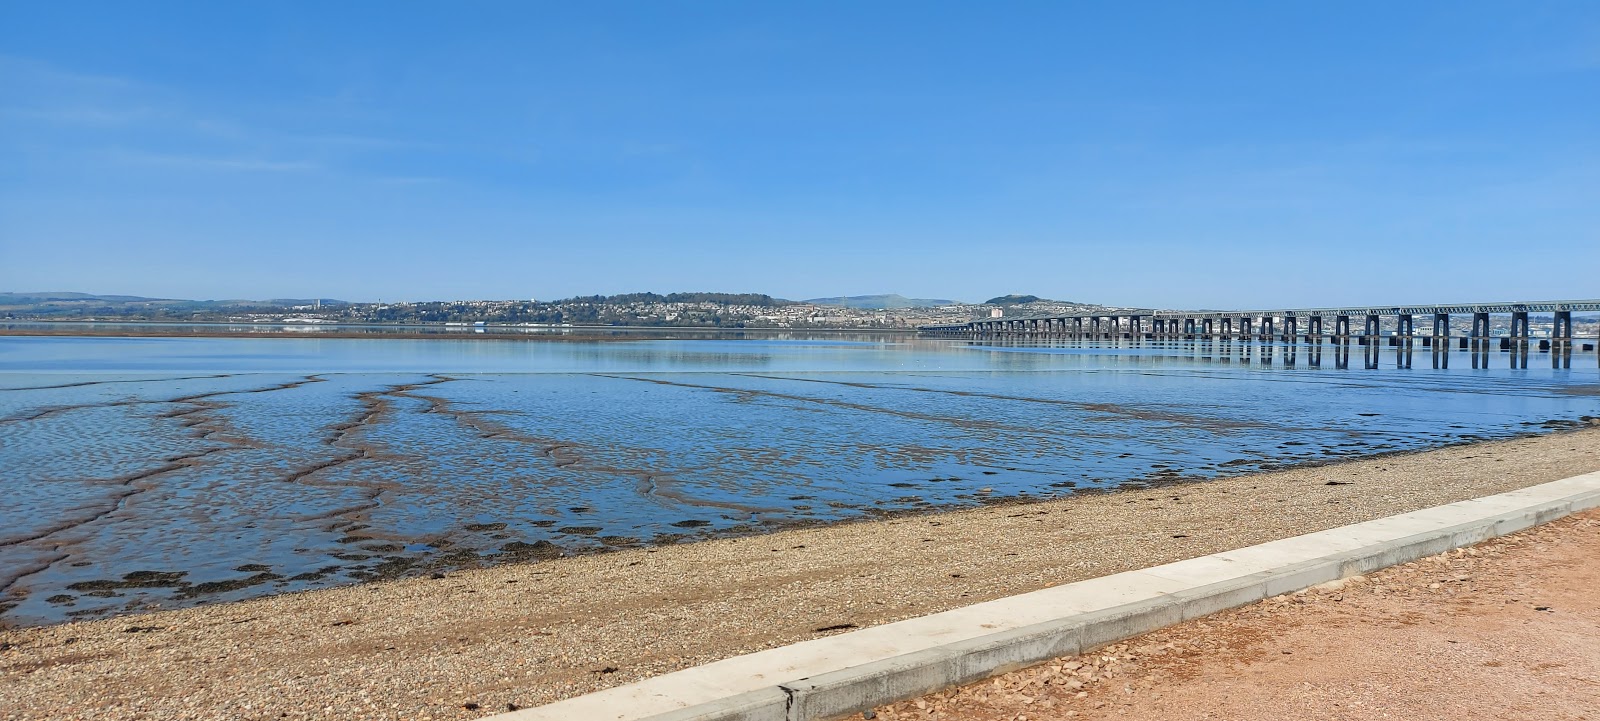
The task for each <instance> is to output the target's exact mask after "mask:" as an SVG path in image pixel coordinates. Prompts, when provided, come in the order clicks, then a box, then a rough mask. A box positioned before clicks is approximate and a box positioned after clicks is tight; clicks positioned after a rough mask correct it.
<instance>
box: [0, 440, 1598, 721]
mask: <svg viewBox="0 0 1600 721" xmlns="http://www.w3.org/2000/svg"><path fill="white" fill-rule="evenodd" d="M1597 469H1600V429H1585V430H1580V431H1573V432H1566V433H1557V434H1550V435H1543V436H1536V437H1529V438H1522V439H1516V440H1510V441H1500V442H1491V443H1481V444H1474V445H1467V446H1456V447H1451V448H1444V449H1439V450H1434V451H1428V452H1423V453H1415V454H1409V455H1398V456H1389V457H1383V458H1374V459H1368V460H1363V461H1352V462H1347V463H1340V464H1336V465H1328V466H1321V467H1310V468H1300V469H1295V470H1289V471H1280V472H1273V473H1263V474H1256V475H1250V476H1241V477H1237V478H1231V479H1221V480H1216V481H1210V482H1206V483H1198V484H1192V485H1182V486H1169V487H1164V488H1158V489H1143V490H1130V491H1123V492H1118V493H1108V494H1098V495H1083V496H1078V497H1073V498H1069V499H1064V500H1057V501H1048V502H1041V503H1033V504H1026V505H1002V506H992V507H987V508H980V509H975V510H968V511H959V512H952V513H945V514H940V515H934V516H921V517H913V518H901V519H894V520H886V521H875V522H866V523H854V524H845V525H837V526H831V527H827V528H818V529H806V530H796V531H786V532H782V533H776V534H772V535H767V536H759V537H752V538H742V539H726V540H717V541H707V542H703V543H695V544H690V545H684V546H672V547H664V548H654V549H637V550H629V551H621V552H617V553H610V554H605V555H599V556H588V557H579V558H568V559H560V560H556V561H549V562H544V563H536V564H528V565H512V566H502V567H497V568H491V569H484V570H480V571H471V572H463V573H458V574H452V575H450V576H449V577H447V578H443V579H432V578H417V579H408V580H402V581H392V582H379V583H371V584H363V585H357V586H349V587H344V588H336V589H328V590H322V591H312V592H307V593H299V594H287V595H282V596H276V597H271V598H264V599H256V600H251V601H244V602H239V603H233V604H225V605H216V606H203V607H199V608H191V609H184V610H178V611H169V612H159V613H150V614H144V615H138V616H127V617H122V618H114V619H106V620H101V621H92V622H81V623H71V624H64V625H58V626H50V627H42V628H28V629H17V630H8V631H0V718H5V719H42V718H51V719H60V718H88V717H92V718H96V719H135V718H138V719H185V718H206V719H265V718H274V719H275V718H288V719H301V718H330V719H333V718H337V719H385V718H394V719H399V718H405V719H428V718H444V719H456V718H471V717H476V716H482V715H487V714H489V713H493V712H497V711H504V710H506V709H507V708H508V707H510V706H531V705H536V704H540V703H545V702H549V701H552V700H555V699H558V698H564V697H567V696H572V695H575V694H579V693H584V692H587V691H592V690H596V689H599V688H604V687H607V686H613V685H617V684H620V683H626V682H629V681H633V680H637V679H640V678H643V677H646V676H651V675H656V674H660V673H663V672H666V671H671V670H676V669H680V668H684V667H687V666H692V665H696V664H700V663H705V662H708V661H712V660H716V659H720V658H726V657H728V656H733V655H737V654H741V653H747V652H750V651H755V650H759V649H763V648H770V647H774V646H780V645H784V644H788V643H792V642H795V641H801V640H805V639H808V638H815V637H816V636H818V635H820V634H824V633H832V632H836V631H837V630H841V629H843V628H848V627H852V626H868V625H873V624H879V623H884V622H888V621H895V620H900V619H904V618H909V617H913V616H919V615H924V614H928V613H932V612H936V611H942V610H946V609H950V608H955V607H958V606H964V605H968V604H971V603H975V602H978V601H984V600H988V599H993V598H997V597H1000V596H1006V595H1011V594H1015V593H1021V592H1026V591H1032V590H1036V589H1038V588H1042V587H1045V586H1051V585H1056V584H1060V583H1066V582H1070V581H1078V580H1082V579H1085V578H1092V577H1096V576H1102V575H1105V574H1109V573H1117V572H1120V571H1127V570H1133V569H1138V568H1144V567H1147V566H1151V565H1156V564H1161V563H1167V562H1170V561H1176V560H1181V559H1184V558H1190V557H1193V556H1198V555H1204V554H1209V553H1215V552H1219V551H1223V550H1228V549H1232V548H1238V547H1240V546H1247V545H1251V544H1256V543H1261V542H1265V541H1269V540H1273V539H1277V538H1283V537H1287V536H1293V535H1298V534H1302V533H1308V532H1311V531H1315V530H1320V529H1324V528H1331V527H1334V526H1340V525H1345V524H1349V523H1355V522H1358V521H1364V520H1368V519H1372V518H1378V517H1382V516H1387V515H1392V514H1395V513H1400V512H1404V511H1409V510H1415V509H1418V508H1425V507H1428V506H1434V505H1438V504H1442V503H1448V502H1452V501H1457V500H1462V499H1466V498H1473V497H1477V496H1482V495H1488V494H1492V493H1499V492H1502V491H1506V490H1511V489H1514V488H1520V487H1525V486H1528V485H1532V484H1536V483H1542V482H1546V481H1552V480H1556V479H1560V478H1566V477H1569V476H1573V475H1577V474H1579V473H1584V472H1588V471H1593V470H1597ZM824 629H828V630H824Z"/></svg>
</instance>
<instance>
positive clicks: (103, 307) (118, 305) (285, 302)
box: [0, 291, 347, 315]
mask: <svg viewBox="0 0 1600 721" xmlns="http://www.w3.org/2000/svg"><path fill="white" fill-rule="evenodd" d="M317 302H318V301H317V300H316V299H313V298H272V299H269V300H183V299H178V298H145V297H143V296H137V295H96V294H94V293H74V292H65V291H34V292H22V293H17V292H0V310H6V311H11V312H21V313H27V314H39V315H75V314H84V313H97V314H119V313H133V312H152V311H161V312H181V311H203V310H219V309H226V308H289V307H293V306H297V305H313V304H315V303H317ZM321 303H322V305H323V306H324V307H327V306H340V305H347V303H345V302H344V301H342V300H333V299H329V298H323V299H322V300H321Z"/></svg>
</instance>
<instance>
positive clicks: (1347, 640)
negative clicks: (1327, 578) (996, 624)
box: [853, 510, 1600, 721]
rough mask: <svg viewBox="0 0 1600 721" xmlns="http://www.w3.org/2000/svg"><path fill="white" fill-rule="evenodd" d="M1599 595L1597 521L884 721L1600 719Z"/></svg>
mask: <svg viewBox="0 0 1600 721" xmlns="http://www.w3.org/2000/svg"><path fill="white" fill-rule="evenodd" d="M1596 588H1600V510H1591V511H1588V512H1585V513H1581V514H1578V515H1575V516H1573V517H1571V518H1566V519H1562V520H1559V521H1556V522H1554V523H1551V524H1549V525H1545V526H1540V527H1537V528H1533V529H1529V530H1527V531H1523V532H1521V533H1516V534H1513V535H1510V536H1506V537H1504V538H1497V539H1494V540H1491V541H1488V542H1486V543H1481V544H1478V545H1477V546H1473V547H1471V548H1462V549H1456V550H1453V551H1450V552H1449V553H1444V554H1441V555H1438V556H1431V557H1428V558H1424V559H1420V560H1418V561H1416V562H1414V563H1407V564H1404V565H1402V566H1399V567H1395V568H1390V569H1386V570H1383V571H1379V572H1377V573H1374V574H1371V575H1370V576H1356V577H1353V578H1349V579H1345V580H1344V581H1342V582H1336V583H1332V584H1324V585H1322V586H1318V587H1315V588H1312V589H1310V590H1308V591H1304V592H1300V593H1296V594H1292V595H1287V596H1279V597H1277V598H1270V599H1267V600H1265V601H1262V602H1260V603H1256V604H1252V605H1250V606H1246V607H1243V608H1239V609H1235V610H1231V611H1224V612H1222V613H1219V614H1216V615H1213V616H1209V617H1206V618H1204V619H1198V620H1195V621H1190V622H1188V623H1183V624H1179V625H1177V626H1173V627H1171V628H1166V629H1162V630H1160V631H1156V632H1153V633H1149V634H1145V635H1143V636H1139V637H1136V638H1132V639H1129V640H1127V641H1126V642H1123V643H1119V644H1114V645H1112V646H1109V647H1106V648H1103V649H1099V650H1097V651H1095V652H1094V653H1089V654H1084V655H1078V656H1069V657H1064V658H1059V659H1054V660H1051V661H1049V662H1047V663H1044V664H1041V665H1039V666H1035V667H1033V668H1029V669H1024V670H1021V671H1016V672H1013V673H1008V674H1003V675H1001V676H998V677H995V678H992V679H988V680H985V681H982V682H979V683H976V684H972V685H969V686H964V687H961V688H959V689H949V690H946V691H943V692H940V693H936V694H932V695H929V696H925V697H923V698H920V699H915V700H912V701H903V702H900V703H897V704H892V705H889V706H885V707H882V708H879V709H877V710H876V712H877V713H876V716H877V718H879V719H882V721H901V720H903V719H913V718H914V719H919V720H928V721H934V720H937V721H1016V720H1017V719H1083V720H1084V721H1091V720H1093V721H1101V720H1103V719H1148V720H1149V721H1156V720H1158V719H1171V720H1177V719H1184V720H1188V719H1197V720H1198V719H1228V720H1229V721H1301V720H1303V721H1320V720H1322V719H1341V720H1346V721H1364V720H1366V719H1373V720H1377V719H1415V720H1419V721H1420V720H1422V719H1430V720H1432V719H1437V721H1457V720H1458V719H1502V720H1504V721H1535V720H1539V721H1568V720H1571V719H1592V718H1597V717H1600V689H1597V688H1596V678H1600V593H1595V589H1596ZM853 718H856V719H860V718H862V717H861V716H859V715H858V716H855V717H853Z"/></svg>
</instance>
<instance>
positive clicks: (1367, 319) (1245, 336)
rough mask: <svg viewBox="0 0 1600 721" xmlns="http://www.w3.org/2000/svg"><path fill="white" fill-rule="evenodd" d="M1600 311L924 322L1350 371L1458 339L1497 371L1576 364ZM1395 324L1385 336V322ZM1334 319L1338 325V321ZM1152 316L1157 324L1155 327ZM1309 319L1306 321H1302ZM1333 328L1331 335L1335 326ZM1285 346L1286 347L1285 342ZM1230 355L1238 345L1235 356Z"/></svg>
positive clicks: (1565, 306)
mask: <svg viewBox="0 0 1600 721" xmlns="http://www.w3.org/2000/svg"><path fill="white" fill-rule="evenodd" d="M1594 311H1600V300H1550V301H1517V302H1507V303H1463V304H1456V305H1425V306H1416V305H1413V306H1390V307H1346V308H1292V309H1282V310H1236V311H1171V310H1153V309H1137V308H1131V309H1123V310H1102V311H1092V312H1083V313H1064V314H1051V315H1033V316H1017V317H1000V318H983V319H979V320H974V321H971V322H968V323H953V324H945V325H928V326H922V327H921V328H920V329H918V330H919V331H920V333H921V334H922V335H924V336H927V337H933V338H957V339H968V340H975V341H990V342H992V341H1006V340H1018V341H1041V340H1075V341H1082V340H1096V341H1099V340H1130V341H1134V342H1140V341H1146V340H1149V341H1167V340H1185V341H1213V342H1221V343H1223V344H1225V346H1226V347H1228V348H1231V347H1232V345H1233V341H1236V340H1237V341H1239V347H1240V353H1241V355H1246V353H1245V351H1246V349H1250V350H1249V353H1248V354H1247V355H1249V356H1251V357H1254V358H1256V359H1257V360H1258V362H1260V363H1263V364H1271V363H1272V362H1273V355H1274V352H1275V349H1281V350H1282V352H1283V360H1282V362H1283V364H1284V365H1285V366H1286V367H1292V366H1295V365H1296V364H1298V363H1299V357H1298V355H1299V350H1300V349H1301V348H1302V345H1301V344H1304V346H1303V347H1304V350H1305V351H1306V356H1307V357H1306V363H1307V364H1308V365H1310V366H1312V367H1321V366H1322V350H1323V346H1324V345H1325V344H1329V345H1331V348H1332V351H1331V353H1332V356H1333V364H1334V367H1336V368H1348V367H1350V355H1351V348H1350V346H1351V345H1352V344H1355V345H1359V346H1362V348H1363V350H1362V356H1363V357H1362V362H1363V364H1364V366H1365V367H1366V368H1377V367H1378V361H1379V356H1380V354H1381V347H1382V346H1383V345H1384V343H1385V342H1386V343H1387V344H1388V345H1389V346H1392V347H1394V348H1395V353H1396V356H1395V357H1396V361H1395V363H1396V367H1399V368H1410V367H1411V364H1412V356H1413V355H1414V353H1415V349H1416V347H1417V346H1419V345H1420V346H1421V347H1423V348H1428V349H1430V351H1431V355H1432V357H1433V367H1435V368H1448V367H1449V365H1450V343H1451V342H1452V340H1457V341H1458V342H1459V348H1460V349H1461V350H1465V351H1469V356H1470V358H1471V363H1472V367H1473V368H1488V367H1489V356H1490V351H1491V350H1493V349H1495V348H1496V347H1498V350H1501V351H1505V352H1507V353H1509V354H1510V366H1511V367H1512V368H1527V367H1528V358H1529V353H1530V350H1532V349H1533V348H1534V347H1537V349H1538V352H1539V353H1546V352H1548V353H1549V354H1550V359H1551V364H1552V367H1554V368H1570V367H1571V366H1572V353H1573V351H1574V349H1575V348H1576V349H1577V350H1580V351H1593V350H1595V348H1596V343H1579V342H1578V340H1577V339H1576V338H1575V337H1574V334H1573V326H1572V314H1573V313H1575V312H1577V313H1583V312H1594ZM1530 313H1549V314H1552V317H1553V319H1552V322H1551V325H1550V332H1549V336H1548V337H1544V338H1535V337H1533V335H1532V332H1531V330H1530V328H1529V314H1530ZM1456 315H1461V316H1470V317H1471V328H1470V330H1469V331H1468V333H1467V335H1464V336H1459V337H1457V336H1454V335H1453V334H1452V332H1451V327H1450V323H1451V319H1452V316H1456ZM1495 315H1502V316H1509V317H1510V318H1509V320H1510V322H1509V323H1508V324H1503V325H1505V327H1506V328H1507V329H1508V332H1507V333H1505V334H1504V335H1494V334H1493V333H1492V330H1491V329H1492V327H1493V324H1492V323H1491V319H1492V316H1495ZM1417 316H1423V317H1431V318H1432V320H1433V326H1432V328H1431V331H1432V332H1430V333H1427V334H1419V333H1417V332H1416V318H1417ZM1357 318H1359V319H1361V321H1362V325H1361V332H1360V333H1356V332H1353V330H1352V323H1351V320H1352V319H1357ZM1388 319H1393V320H1392V322H1391V323H1389V325H1392V328H1393V330H1392V331H1391V332H1388V333H1387V334H1386V332H1385V327H1384V326H1385V325H1386V323H1385V321H1386V320H1388ZM1330 320H1331V321H1332V322H1331V324H1330V323H1329V321H1330ZM1147 322H1148V326H1147V325H1146V323H1147ZM1302 323H1303V324H1304V325H1303V326H1302ZM1330 325H1331V326H1332V332H1331V333H1329V332H1326V331H1327V330H1328V328H1329V326H1330ZM1278 343H1282V344H1283V345H1282V346H1277V345H1276V344H1278ZM1253 344H1259V345H1253ZM1228 357H1229V358H1230V359H1231V357H1232V353H1231V351H1230V352H1229V354H1228Z"/></svg>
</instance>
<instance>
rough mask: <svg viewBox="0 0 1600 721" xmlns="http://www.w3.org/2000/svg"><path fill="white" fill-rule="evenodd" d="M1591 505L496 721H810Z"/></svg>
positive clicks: (1335, 547)
mask: <svg viewBox="0 0 1600 721" xmlns="http://www.w3.org/2000/svg"><path fill="white" fill-rule="evenodd" d="M1596 507H1600V472H1595V473H1587V474H1584V475H1581V476H1574V477H1572V478H1567V479H1563V480H1560V481H1553V482H1551V483H1544V484H1540V485H1537V486H1531V487H1529V488H1524V489H1520V490H1516V491H1510V492H1508V493H1501V494H1497V495H1494V496H1486V497H1483V498H1476V499H1471V500H1467V501H1460V502H1457V503H1451V504H1447V505H1443V506H1436V507H1433V508H1427V509H1423V510H1420V511H1414V512H1411V513H1403V514H1400V515H1397V516H1389V517H1387V518H1380V519H1376V520H1372V521H1367V522H1364V523H1357V524H1354V525H1350V526H1343V527H1340V528H1334V529H1329V530H1326V531H1318V532H1316V533H1309V534H1305V535H1302V536H1295V537H1292V538H1286V539H1282V540H1278V541H1272V542H1269V543H1263V544H1259V545H1256V546H1250V547H1247V548H1241V549H1236V550H1233V551H1225V552H1223V553H1216V554H1212V555H1209V556H1200V557H1198V558H1191V559H1188V560H1185V561H1178V562H1176V563H1169V564H1166V565H1162V566H1155V567H1153V568H1146V569H1142V570H1138V571H1128V572H1126V573H1118V574H1113V575H1110V576H1103V577H1100V578H1093V579H1089V580H1086V581H1079V582H1076V583H1068V584H1063V585H1060V586H1054V587H1051V588H1046V589H1042V590H1039V591H1034V592H1031V593H1024V594H1021V595H1017V596H1009V597H1006V598H1000V599H996V600H993V601H987V602H984V603H979V604H975V605H972V606H966V607H963V608H957V609H953V610H950V611H945V612H942V613H936V614H931V615H928V616H922V617H918V618H912V619H907V620H905V621H897V622H895V623H888V624H883V625H880V626H873V627H870V628H865V629H862V630H859V631H853V632H851V633H845V634H839V635H837V636H829V637H826V638H819V639H814V640H811V641H803V642H800V643H796V644H792V645H789V646H784V647H782V648H775V649H770V650H767V651H761V652H758V653H753V654H748V655H745V656H738V657H735V658H731V659H726V660H723V661H718V662H715V663H711V664H706V665H704V666H697V667H695V668H689V669H684V670H682V671H676V672H673V673H669V674H665V675H662V676H657V677H654V678H649V679H645V680H643V681H639V682H636V683H632V684H628V685H626V686H619V687H616V688H611V689H606V690H604V691H597V692H595V693H591V694H587V695H584V696H578V697H575V698H571V699H567V700H565V701H558V702H556V703H553V704H549V705H546V706H540V707H536V708H531V709H523V710H520V711H514V712H511V713H506V714H500V715H497V716H493V717H491V718H493V719H495V721H557V720H560V719H573V720H582V721H589V720H593V721H813V720H820V719H828V718H835V717H838V716H843V715H846V714H850V713H854V712H857V711H861V710H864V709H868V708H872V707H874V706H878V705H882V704H885V703H890V702H893V701H898V700H901V699H905V698H912V697H915V696H920V695H922V694H925V693H929V692H932V691H937V690H939V689H942V688H946V687H949V686H954V685H959V684H963V683H968V682H971V681H976V680H980V679H983V678H986V677H988V676H992V675H995V674H998V673H1004V672H1006V671H1011V670H1014V669H1017V668H1021V667H1024V666H1029V665H1033V664H1035V663H1039V662H1042V661H1046V660H1049V659H1051V658H1056V657H1058V656H1065V655H1071V654H1075V653H1081V652H1083V651H1086V650H1092V649H1094V648H1098V647H1100V646H1104V645H1107V644H1111V643H1115V642H1117V641H1120V640H1123V639H1126V638H1129V637H1131V636H1136V635H1139V634H1141V633H1145V632H1148V631H1152V630H1155V629H1158V628H1162V627H1165V626H1170V625H1172V624H1175V623H1179V622H1182V621H1186V620H1189V619H1192V618H1198V617H1200V616H1205V615H1207V614H1211V613H1215V612H1217V611H1221V610H1224V609H1228V608H1233V607H1236V606H1242V605H1245V604H1248V603H1253V602H1255V601H1258V600H1261V599H1263V598H1269V597H1272V596H1277V595H1281V594H1284V593H1291V592H1294V591H1298V590H1301V589H1304V588H1309V587H1311V586H1314V585H1317V584H1319V583H1325V582H1327V581H1332V580H1337V579H1340V578H1345V577H1349V576H1354V575H1357V574H1362V573H1368V572H1371V571H1375V570H1378V569H1380V568H1385V567H1387V566H1392V565H1396V564H1400V563H1406V562H1408V561H1412V560H1415V559H1417V558H1422V557H1424V556H1430V555H1433V554H1437V553H1441V552H1444V551H1447V550H1450V549H1452V548H1458V547H1461V546H1466V545H1471V544H1474V543H1479V542H1481V541H1485V540H1488V539H1490V538H1494V537H1496V536H1501V535H1505V534H1507V533H1513V532H1516V531H1520V530H1523V529H1526V528H1530V527H1532V526H1536V525H1539V524H1541V523H1546V522H1549V521H1553V520H1556V519H1558V518H1562V517H1564V516H1567V515H1569V514H1571V513H1575V512H1577V511H1582V510H1587V509H1590V508H1596Z"/></svg>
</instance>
